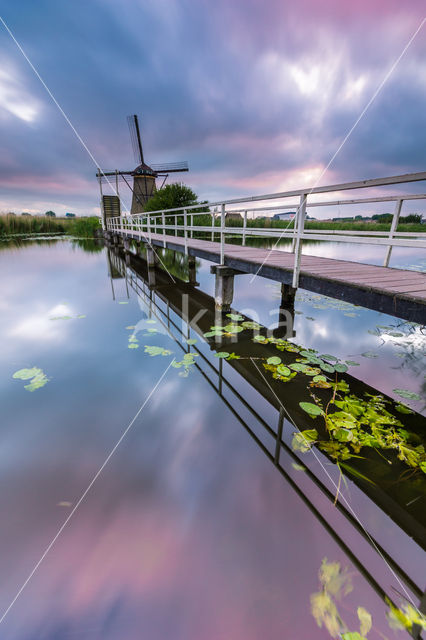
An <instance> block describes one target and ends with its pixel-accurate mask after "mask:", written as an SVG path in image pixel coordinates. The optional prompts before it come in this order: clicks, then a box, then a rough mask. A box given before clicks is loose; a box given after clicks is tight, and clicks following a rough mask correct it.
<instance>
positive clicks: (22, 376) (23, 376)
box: [12, 367, 42, 380]
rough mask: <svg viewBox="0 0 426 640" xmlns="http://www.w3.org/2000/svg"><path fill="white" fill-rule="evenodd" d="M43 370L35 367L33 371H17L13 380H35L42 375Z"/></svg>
mask: <svg viewBox="0 0 426 640" xmlns="http://www.w3.org/2000/svg"><path fill="white" fill-rule="evenodd" d="M41 372H42V371H41V369H38V368H37V367H33V368H32V369H19V371H15V373H14V374H13V376H12V378H15V379H18V380H29V379H30V378H34V376H37V375H39V374H40V373H41Z"/></svg>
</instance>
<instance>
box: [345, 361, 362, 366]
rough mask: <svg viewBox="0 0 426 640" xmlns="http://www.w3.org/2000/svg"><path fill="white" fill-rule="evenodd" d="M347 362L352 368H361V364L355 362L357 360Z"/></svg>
mask: <svg viewBox="0 0 426 640" xmlns="http://www.w3.org/2000/svg"><path fill="white" fill-rule="evenodd" d="M345 362H346V364H348V365H349V366H350V367H359V362H355V360H345Z"/></svg>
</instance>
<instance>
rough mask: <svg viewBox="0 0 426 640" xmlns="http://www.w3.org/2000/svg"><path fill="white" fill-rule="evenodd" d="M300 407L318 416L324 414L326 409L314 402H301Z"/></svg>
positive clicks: (314, 416)
mask: <svg viewBox="0 0 426 640" xmlns="http://www.w3.org/2000/svg"><path fill="white" fill-rule="evenodd" d="M299 407H300V408H301V409H303V411H306V413H308V414H309V415H310V416H312V417H313V418H316V417H317V416H321V415H323V414H324V411H323V410H322V409H321V407H319V406H318V405H317V404H313V402H299Z"/></svg>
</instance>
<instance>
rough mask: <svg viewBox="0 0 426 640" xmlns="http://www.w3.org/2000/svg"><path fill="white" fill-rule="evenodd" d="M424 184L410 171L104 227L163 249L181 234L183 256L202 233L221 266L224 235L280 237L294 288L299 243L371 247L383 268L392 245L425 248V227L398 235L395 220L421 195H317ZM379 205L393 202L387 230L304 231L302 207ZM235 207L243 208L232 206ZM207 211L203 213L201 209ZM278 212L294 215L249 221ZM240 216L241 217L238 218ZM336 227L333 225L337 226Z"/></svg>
mask: <svg viewBox="0 0 426 640" xmlns="http://www.w3.org/2000/svg"><path fill="white" fill-rule="evenodd" d="M420 181H426V172H421V173H411V174H406V175H400V176H392V177H387V178H377V179H374V180H363V181H359V182H347V183H342V184H335V185H330V186H324V187H315V188H313V189H298V190H293V191H286V192H280V193H272V194H265V195H259V196H249V197H246V198H234V199H231V200H223V201H219V202H212V203H203V204H197V205H191V206H186V207H177V208H175V209H167V210H160V211H152V212H149V213H137V214H133V215H122V216H120V217H115V218H108V219H107V220H106V223H104V228H106V229H107V230H108V231H112V232H115V233H123V234H126V233H131V232H132V231H136V232H137V233H138V234H140V235H141V236H143V237H144V238H145V239H147V240H148V241H149V242H151V240H152V238H153V235H154V234H155V235H156V236H157V239H158V235H159V234H161V235H162V237H163V246H164V247H165V246H166V241H167V236H170V235H174V236H178V235H183V238H184V245H185V253H187V252H188V243H189V239H192V238H193V237H194V233H196V234H204V235H207V237H208V239H210V240H211V241H215V240H216V238H218V241H219V243H220V264H224V262H225V240H226V236H228V237H229V236H231V235H232V236H241V239H242V245H243V246H244V245H245V244H246V240H247V237H248V236H256V237H261V238H270V239H273V240H275V241H276V243H278V241H279V240H280V239H290V240H291V241H292V242H291V251H292V252H293V253H294V268H293V286H294V287H297V286H298V282H299V273H300V263H301V254H302V244H303V241H304V240H316V241H333V242H342V243H354V242H356V243H358V244H372V245H378V246H383V245H384V246H386V247H387V249H386V254H385V258H384V261H383V266H385V267H387V266H388V265H389V260H390V257H391V253H392V249H393V247H411V248H426V226H425V232H424V233H423V232H402V231H398V230H397V229H398V222H399V219H400V215H401V209H402V205H403V202H404V201H410V200H426V194H425V193H420V194H409V193H406V194H401V193H399V194H392V195H382V196H376V195H372V196H369V197H365V198H352V199H346V200H322V201H319V200H311V198H312V196H315V195H317V194H327V193H336V192H340V191H350V190H355V189H372V188H377V187H384V186H389V185H401V184H405V183H411V182H420ZM294 196H298V197H299V200H298V202H296V203H294V202H293V203H288V202H285V201H286V200H288V198H293V197H294ZM271 200H272V201H275V202H277V203H278V202H279V204H275V205H274V206H263V207H262V206H261V207H253V206H251V204H252V203H254V202H255V203H261V202H269V201H271ZM381 202H393V203H394V211H393V215H392V222H391V225H390V229H389V230H385V231H373V230H372V231H369V230H359V231H358V230H356V229H353V230H343V229H309V228H306V215H307V209H309V208H311V207H325V206H328V207H335V206H338V207H340V206H342V205H345V206H346V205H359V204H370V203H381ZM235 205H244V206H243V207H242V208H241V207H238V208H236V206H235ZM206 209H207V211H206ZM283 209H295V210H296V214H295V217H294V219H293V220H290V221H289V224H288V225H287V227H284V228H277V227H269V226H266V227H265V224H263V226H255V220H252V221H250V222H249V220H248V213H249V212H253V214H254V212H271V211H278V210H283ZM229 214H233V215H234V216H239V218H237V221H238V222H241V224H238V225H233V224H232V223H230V224H229V226H227V224H226V223H227V217H228V221H229V222H230V221H231V219H232V216H230V215H229ZM241 214H243V215H241ZM200 215H203V216H208V217H210V220H211V222H210V223H209V224H208V225H206V224H196V222H197V216H200ZM336 224H337V222H336Z"/></svg>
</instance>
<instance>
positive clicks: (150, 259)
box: [146, 245, 158, 267]
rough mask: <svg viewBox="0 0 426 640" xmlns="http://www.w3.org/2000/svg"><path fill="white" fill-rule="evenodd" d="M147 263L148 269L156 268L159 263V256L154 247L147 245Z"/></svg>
mask: <svg viewBox="0 0 426 640" xmlns="http://www.w3.org/2000/svg"><path fill="white" fill-rule="evenodd" d="M146 261H147V263H148V267H154V266H155V265H156V264H157V262H158V256H157V254H156V253H155V251H154V249H153V247H152V246H149V245H146Z"/></svg>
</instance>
